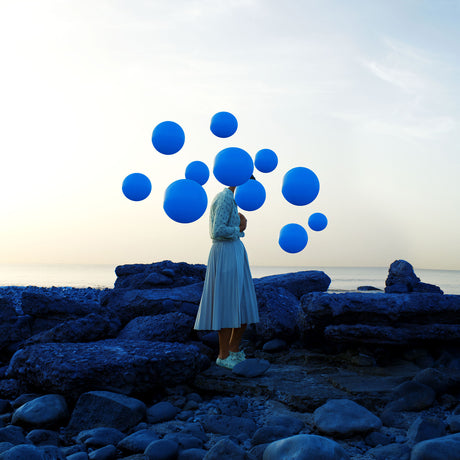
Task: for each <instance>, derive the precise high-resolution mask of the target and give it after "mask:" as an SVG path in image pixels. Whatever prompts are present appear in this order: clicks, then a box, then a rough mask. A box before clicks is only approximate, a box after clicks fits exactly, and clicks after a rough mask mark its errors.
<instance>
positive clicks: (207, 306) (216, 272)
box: [195, 239, 259, 331]
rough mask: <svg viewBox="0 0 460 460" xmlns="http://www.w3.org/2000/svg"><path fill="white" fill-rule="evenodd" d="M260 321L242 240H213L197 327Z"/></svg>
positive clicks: (216, 329)
mask: <svg viewBox="0 0 460 460" xmlns="http://www.w3.org/2000/svg"><path fill="white" fill-rule="evenodd" d="M257 322H259V312H258V308H257V299H256V292H255V290H254V282H253V280H252V276H251V270H250V268H249V261H248V255H247V253H246V248H245V247H244V245H243V243H242V242H241V241H240V240H239V239H237V240H226V241H213V243H212V247H211V251H210V252H209V259H208V266H207V269H206V277H205V281H204V286H203V294H202V296H201V302H200V307H199V309H198V314H197V317H196V321H195V329H198V330H208V331H210V330H213V331H218V330H220V329H222V328H227V327H228V328H234V327H235V328H238V327H240V326H241V325H242V324H251V323H257Z"/></svg>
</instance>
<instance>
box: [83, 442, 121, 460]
mask: <svg viewBox="0 0 460 460" xmlns="http://www.w3.org/2000/svg"><path fill="white" fill-rule="evenodd" d="M88 457H89V460H115V459H116V458H117V449H116V447H115V446H111V445H108V446H105V447H101V448H100V449H96V450H93V451H92V452H90V453H89V455H88Z"/></svg>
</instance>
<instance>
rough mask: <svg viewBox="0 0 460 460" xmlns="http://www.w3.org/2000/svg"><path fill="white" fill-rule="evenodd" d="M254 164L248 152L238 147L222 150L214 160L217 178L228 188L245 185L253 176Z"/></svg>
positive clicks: (214, 170) (214, 171)
mask: <svg viewBox="0 0 460 460" xmlns="http://www.w3.org/2000/svg"><path fill="white" fill-rule="evenodd" d="M253 171H254V163H253V161H252V158H251V156H250V155H249V153H248V152H246V151H245V150H243V149H240V148H238V147H228V148H226V149H223V150H221V151H220V152H219V153H218V154H217V155H216V158H215V159H214V168H213V173H214V176H215V178H216V179H217V180H218V181H219V182H220V183H221V184H224V185H226V186H228V187H232V186H238V185H243V184H244V183H245V182H246V181H248V180H249V178H250V177H251V176H252V173H253Z"/></svg>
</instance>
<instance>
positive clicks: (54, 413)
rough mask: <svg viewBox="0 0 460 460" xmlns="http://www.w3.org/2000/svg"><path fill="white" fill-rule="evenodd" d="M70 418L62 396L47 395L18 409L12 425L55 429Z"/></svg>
mask: <svg viewBox="0 0 460 460" xmlns="http://www.w3.org/2000/svg"><path fill="white" fill-rule="evenodd" d="M68 418H69V410H68V408H67V403H66V400H65V399H64V397H63V396H61V395H45V396H41V397H39V398H36V399H34V400H32V401H29V402H27V403H25V404H24V405H23V406H21V407H19V408H18V409H16V411H15V412H14V414H13V418H12V423H13V424H14V425H20V426H25V427H36V428H53V427H59V426H62V424H64V423H66V422H67V421H68Z"/></svg>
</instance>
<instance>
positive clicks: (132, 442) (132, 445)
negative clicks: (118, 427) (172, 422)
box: [117, 429, 160, 454]
mask: <svg viewBox="0 0 460 460" xmlns="http://www.w3.org/2000/svg"><path fill="white" fill-rule="evenodd" d="M158 439H160V438H159V437H158V433H156V431H155V430H153V429H144V430H139V431H136V432H134V433H133V434H130V435H129V436H126V437H124V438H123V439H122V440H121V441H120V442H119V443H118V445H117V448H118V449H120V450H121V451H123V452H126V453H132V454H137V453H143V452H144V451H145V449H147V447H148V445H149V444H150V443H152V442H153V441H158Z"/></svg>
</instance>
